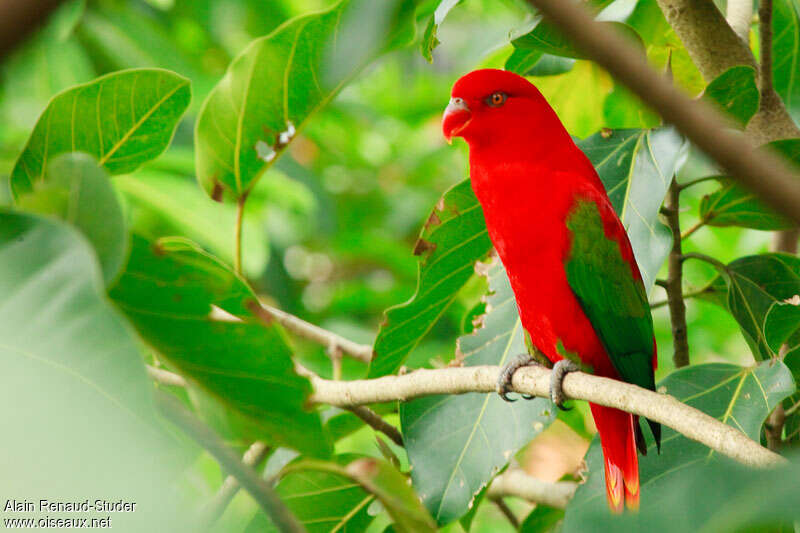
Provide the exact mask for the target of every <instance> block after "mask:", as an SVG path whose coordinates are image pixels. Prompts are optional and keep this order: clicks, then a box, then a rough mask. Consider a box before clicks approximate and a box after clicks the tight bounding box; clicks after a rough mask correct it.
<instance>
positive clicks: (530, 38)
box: [511, 21, 644, 59]
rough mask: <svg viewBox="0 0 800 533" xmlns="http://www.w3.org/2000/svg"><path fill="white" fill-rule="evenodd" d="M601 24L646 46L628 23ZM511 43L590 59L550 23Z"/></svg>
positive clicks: (565, 55)
mask: <svg viewBox="0 0 800 533" xmlns="http://www.w3.org/2000/svg"><path fill="white" fill-rule="evenodd" d="M600 24H602V25H603V26H605V27H606V28H608V29H609V30H610V31H613V32H615V33H616V34H617V35H619V36H620V37H622V38H623V39H625V40H627V41H629V42H630V43H631V44H634V45H638V46H640V47H641V48H644V45H643V43H642V38H641V37H639V34H638V33H637V32H636V30H634V29H633V28H631V27H630V26H628V25H627V24H624V23H622V22H614V21H603V22H600ZM511 44H512V46H514V48H521V49H524V50H537V51H539V52H541V53H543V54H550V55H554V56H559V57H569V58H572V59H589V57H588V56H587V55H586V54H584V53H583V52H582V51H580V50H578V49H577V48H575V45H574V44H573V43H572V41H571V40H570V39H568V38H566V37H564V35H563V34H562V33H561V32H560V31H559V30H558V29H556V28H555V26H551V25H549V24H539V25H537V26H536V28H534V29H533V30H532V31H530V32H529V33H526V34H525V35H523V36H522V37H518V38H516V39H514V40H513V41H511Z"/></svg>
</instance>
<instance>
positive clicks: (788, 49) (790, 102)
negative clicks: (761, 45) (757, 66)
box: [772, 0, 800, 123]
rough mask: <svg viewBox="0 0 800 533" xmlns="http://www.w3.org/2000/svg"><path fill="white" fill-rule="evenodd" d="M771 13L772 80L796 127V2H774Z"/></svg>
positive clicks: (799, 89) (799, 77)
mask: <svg viewBox="0 0 800 533" xmlns="http://www.w3.org/2000/svg"><path fill="white" fill-rule="evenodd" d="M772 9H773V12H772V35H773V37H772V79H773V83H774V84H775V91H776V92H777V93H778V95H780V97H781V98H782V99H783V103H784V104H785V105H786V109H787V110H788V111H789V114H791V115H792V118H794V120H795V122H798V123H800V74H798V73H800V2H798V0H775V2H774V4H773V8H772Z"/></svg>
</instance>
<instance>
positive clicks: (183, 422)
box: [156, 392, 305, 533]
mask: <svg viewBox="0 0 800 533" xmlns="http://www.w3.org/2000/svg"><path fill="white" fill-rule="evenodd" d="M156 399H157V405H158V407H159V409H160V411H161V412H162V413H163V414H164V416H165V417H166V418H167V419H168V420H170V421H171V422H172V423H173V424H175V425H176V426H178V427H179V428H181V429H182V430H183V431H184V432H186V434H188V435H189V436H190V437H191V438H192V439H193V440H195V441H196V442H197V443H198V444H200V445H201V446H202V447H203V448H204V449H205V450H206V451H208V453H210V454H211V455H212V456H213V457H214V459H216V460H217V462H218V463H219V464H220V465H221V466H222V468H224V469H225V470H226V471H228V472H229V473H230V474H231V475H233V476H235V477H236V479H237V480H238V481H239V483H241V485H242V486H243V487H244V488H245V490H247V492H249V493H250V495H251V496H252V497H253V499H254V500H255V501H256V502H257V503H258V504H259V505H260V506H261V508H262V509H263V510H264V512H266V513H267V515H268V516H269V517H270V519H271V520H272V523H273V524H274V525H275V527H276V528H277V529H278V530H279V531H282V532H284V533H303V532H305V528H304V527H303V526H302V524H300V522H298V521H297V518H295V517H294V515H292V513H291V512H290V511H289V509H288V508H287V507H286V505H285V504H284V503H283V502H282V501H281V499H280V498H279V497H278V495H277V494H276V493H275V490H274V489H273V488H272V487H271V486H269V485H268V484H267V482H266V481H264V480H263V479H261V477H259V476H258V474H256V473H255V472H254V471H253V469H252V468H251V467H249V466H247V465H245V464H243V463H242V461H240V460H239V458H238V457H237V456H236V454H234V453H233V451H231V449H230V448H228V447H227V446H226V445H225V443H224V442H223V441H222V439H220V438H219V436H218V435H217V434H216V433H214V432H213V431H212V430H211V429H210V428H209V427H208V426H206V425H205V424H203V423H202V422H201V421H200V420H198V419H197V417H195V416H194V415H193V414H192V413H190V412H189V411H188V410H187V409H186V408H185V407H184V406H183V405H181V403H180V402H179V401H178V400H177V399H176V398H174V397H172V395H170V394H166V393H163V392H162V393H160V394H158V395H157V396H156Z"/></svg>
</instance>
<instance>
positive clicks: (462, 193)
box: [369, 180, 491, 377]
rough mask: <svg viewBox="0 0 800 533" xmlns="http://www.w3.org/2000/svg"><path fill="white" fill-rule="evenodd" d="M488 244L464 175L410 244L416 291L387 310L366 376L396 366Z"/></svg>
mask: <svg viewBox="0 0 800 533" xmlns="http://www.w3.org/2000/svg"><path fill="white" fill-rule="evenodd" d="M490 248H491V242H490V241H489V235H488V233H487V231H486V222H485V221H484V219H483V211H482V210H481V206H480V204H479V203H478V199H477V198H475V194H474V193H473V192H472V188H471V187H470V183H469V180H466V181H463V182H461V183H459V184H458V185H456V186H455V187H453V188H452V189H450V190H449V191H448V192H446V193H445V194H444V196H443V197H442V199H441V200H440V201H439V204H437V206H436V208H435V209H434V210H433V212H432V213H431V215H430V217H428V222H427V223H426V224H425V227H424V228H423V229H422V233H421V235H420V237H419V240H418V241H417V245H416V247H415V250H414V252H415V253H416V254H417V255H419V256H420V263H419V275H418V278H417V279H418V281H417V291H416V293H415V294H414V296H413V297H412V298H411V299H410V300H409V301H408V302H406V303H404V304H401V305H399V306H396V307H392V308H390V309H388V310H387V311H386V320H385V321H384V323H383V324H382V326H381V329H380V331H379V332H378V337H377V339H375V354H376V355H375V358H374V359H373V360H372V364H371V365H370V369H369V377H377V376H383V375H386V374H391V373H394V372H396V371H397V369H398V368H400V366H401V365H402V364H403V361H404V360H405V358H406V357H407V356H408V354H409V353H410V352H411V350H413V349H414V347H415V346H416V345H417V343H418V342H419V341H420V339H422V337H423V336H424V335H425V334H426V333H427V332H428V331H429V330H430V329H431V327H433V324H434V323H435V322H436V320H437V319H438V318H439V317H440V316H441V315H442V313H443V312H444V310H445V309H447V306H448V305H450V304H451V303H452V302H453V300H454V299H455V297H456V293H457V292H458V291H459V289H461V287H463V286H464V284H465V283H466V282H467V281H468V280H469V279H470V277H471V276H472V274H473V265H474V264H475V261H477V260H478V259H481V258H482V257H484V256H485V255H486V254H487V253H488V252H489V249H490Z"/></svg>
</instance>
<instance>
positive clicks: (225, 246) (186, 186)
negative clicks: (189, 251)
mask: <svg viewBox="0 0 800 533" xmlns="http://www.w3.org/2000/svg"><path fill="white" fill-rule="evenodd" d="M114 186H115V187H116V188H117V190H119V191H122V192H123V193H124V194H125V196H126V197H127V198H128V199H129V200H132V201H133V203H134V205H136V206H137V207H139V208H141V209H143V210H147V211H149V212H152V213H153V214H155V215H156V216H158V217H160V218H162V219H164V221H166V222H167V223H168V224H169V226H170V227H172V228H174V229H175V230H177V231H178V232H179V233H180V234H181V235H185V236H186V237H188V238H190V239H192V240H193V241H195V242H197V243H198V244H201V245H203V247H205V248H207V249H208V250H209V251H210V252H213V253H214V254H215V255H216V256H217V257H219V258H220V259H224V260H225V261H226V262H227V263H228V264H233V228H234V224H235V220H236V207H235V206H233V205H230V204H219V203H217V202H212V201H210V200H209V199H208V197H207V196H206V195H205V194H203V191H202V190H200V188H199V187H198V186H197V183H195V182H194V181H193V180H192V181H189V180H188V179H184V178H181V177H178V176H175V175H173V174H167V173H162V172H155V171H149V170H146V169H142V171H140V172H137V173H136V176H120V177H118V178H115V179H114ZM253 204H255V202H253ZM250 206H252V207H257V206H256V205H252V204H250V205H248V207H250ZM251 213H252V212H251V211H249V210H247V208H245V218H244V230H243V232H242V247H243V250H245V253H244V254H242V266H243V268H244V272H245V274H247V275H248V276H251V277H253V278H255V277H257V276H259V275H260V274H261V273H262V272H263V271H264V268H265V267H266V264H267V260H268V258H269V249H268V242H267V235H266V234H265V232H264V229H263V226H262V224H260V223H259V222H260V221H259V220H257V219H255V218H253V217H250V216H248V215H249V214H251ZM253 214H255V213H253Z"/></svg>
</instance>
